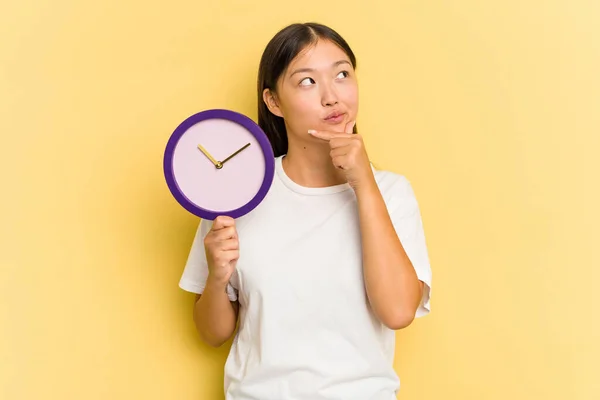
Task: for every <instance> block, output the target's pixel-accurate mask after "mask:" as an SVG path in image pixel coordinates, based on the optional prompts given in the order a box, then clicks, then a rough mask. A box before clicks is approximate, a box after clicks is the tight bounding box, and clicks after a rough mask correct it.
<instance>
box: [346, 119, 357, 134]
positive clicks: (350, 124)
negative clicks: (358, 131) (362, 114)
mask: <svg viewBox="0 0 600 400" xmlns="http://www.w3.org/2000/svg"><path fill="white" fill-rule="evenodd" d="M355 124H356V121H350V122H348V123H347V124H346V129H344V132H345V133H352V129H354V125H355Z"/></svg>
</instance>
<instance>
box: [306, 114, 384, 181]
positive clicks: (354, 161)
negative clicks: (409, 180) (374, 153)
mask: <svg viewBox="0 0 600 400" xmlns="http://www.w3.org/2000/svg"><path fill="white" fill-rule="evenodd" d="M354 124H355V122H354V121H352V122H349V123H348V124H346V127H345V129H344V132H331V131H315V130H309V131H308V133H309V134H310V135H312V136H314V137H316V138H319V139H321V140H324V141H327V142H329V147H330V148H331V152H330V153H329V154H330V156H331V161H332V162H333V165H334V166H335V167H336V168H339V169H341V170H343V171H344V173H345V175H346V180H347V181H348V183H349V184H350V186H351V187H352V188H353V189H354V190H356V189H357V188H358V187H360V186H362V185H363V184H365V183H368V182H369V180H373V179H374V177H373V171H372V170H371V164H370V162H369V157H368V155H367V151H366V149H365V145H364V143H363V139H362V137H361V136H360V135H359V134H355V133H352V129H353V128H354Z"/></svg>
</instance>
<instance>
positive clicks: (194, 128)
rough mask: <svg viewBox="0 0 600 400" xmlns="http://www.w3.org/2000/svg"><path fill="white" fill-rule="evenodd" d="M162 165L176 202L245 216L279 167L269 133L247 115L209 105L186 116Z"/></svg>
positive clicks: (207, 215)
mask: <svg viewBox="0 0 600 400" xmlns="http://www.w3.org/2000/svg"><path fill="white" fill-rule="evenodd" d="M163 169H164V175H165V179H166V181H167V186H168V187H169V190H170V191H171V194H172V195H173V196H174V197H175V199H176V200H177V202H178V203H179V204H180V205H181V206H183V207H184V208H185V209H186V210H187V211H189V212H191V213H192V214H194V215H196V216H198V217H200V218H202V219H208V220H214V219H215V218H216V217H218V216H219V215H226V216H229V217H232V218H238V217H241V216H243V215H245V214H247V213H249V212H250V211H252V210H253V209H254V208H256V206H258V205H259V204H260V203H261V201H262V200H263V199H264V198H265V196H266V195H267V193H268V191H269V189H270V187H271V184H272V182H273V176H274V171H275V159H274V156H273V149H272V147H271V143H270V142H269V139H268V138H267V136H266V135H265V133H264V132H263V131H262V129H261V128H260V127H259V126H258V125H257V124H256V123H255V122H254V121H253V120H251V119H250V118H248V117H247V116H245V115H243V114H240V113H237V112H234V111H230V110H223V109H213V110H205V111H202V112H199V113H197V114H194V115H192V116H190V117H188V118H187V119H186V120H184V121H183V122H182V123H181V124H179V126H177V128H176V129H175V131H174V132H173V133H172V134H171V136H170V137H169V140H168V142H167V146H166V149H165V153H164V160H163Z"/></svg>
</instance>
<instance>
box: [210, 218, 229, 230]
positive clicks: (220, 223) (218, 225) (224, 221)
mask: <svg viewBox="0 0 600 400" xmlns="http://www.w3.org/2000/svg"><path fill="white" fill-rule="evenodd" d="M234 225H235V220H234V219H233V218H231V217H228V216H225V215H220V216H218V217H217V218H215V220H214V222H213V226H212V230H213V231H218V230H219V229H223V228H227V227H229V226H234Z"/></svg>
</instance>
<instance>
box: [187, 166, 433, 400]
mask: <svg viewBox="0 0 600 400" xmlns="http://www.w3.org/2000/svg"><path fill="white" fill-rule="evenodd" d="M281 160H282V157H277V158H276V163H275V166H276V173H275V177H274V180H273V184H272V186H271V189H270V191H269V193H268V194H267V196H266V197H265V199H264V201H263V202H262V203H261V204H260V205H259V206H258V207H257V208H255V209H254V210H253V211H252V212H251V213H249V214H247V215H245V216H243V217H241V218H238V219H237V220H236V228H237V231H238V236H239V243H240V258H239V260H238V263H237V267H236V271H235V272H234V273H233V275H232V278H231V280H230V283H229V285H228V287H227V293H228V294H229V298H230V300H232V301H233V300H239V303H240V313H239V325H238V332H237V333H236V336H235V338H234V340H233V343H232V347H231V350H230V353H229V356H228V358H227V361H226V364H225V397H226V399H227V400H292V399H293V400H325V399H343V400H354V399H355V400H392V399H395V398H396V395H395V393H396V391H397V390H398V388H399V386H400V382H399V379H398V376H397V375H396V373H395V371H394V369H393V358H394V344H395V334H394V331H393V330H390V329H388V328H387V327H385V326H384V325H383V324H382V323H380V322H379V321H378V319H377V318H376V317H375V316H374V315H373V313H372V312H371V310H370V307H369V304H368V299H367V297H366V293H365V288H364V281H363V275H362V257H361V240H360V232H359V220H358V210H357V203H356V197H355V194H354V191H353V190H352V188H351V187H350V186H349V185H348V184H343V185H337V186H331V187H326V188H307V187H303V186H300V185H298V184H296V183H295V182H293V181H292V180H291V179H290V178H289V177H288V176H287V175H286V174H285V171H284V170H283V168H282V164H281ZM373 171H374V173H375V178H376V181H377V184H378V186H379V189H380V191H381V193H382V195H383V198H384V200H385V202H386V205H387V208H388V211H389V213H390V216H391V219H392V222H393V224H394V227H395V229H396V232H397V234H398V235H399V237H400V240H401V242H402V244H403V246H404V248H405V250H406V252H407V254H408V256H409V258H410V259H411V261H412V263H413V265H414V268H415V270H416V272H417V275H418V277H419V279H420V280H422V281H423V282H424V283H425V286H424V291H423V298H422V301H421V305H420V306H419V309H418V311H417V315H416V316H417V317H420V316H423V315H425V314H427V313H428V312H429V310H430V307H429V301H430V293H431V292H430V288H431V269H430V265H429V258H428V254H427V248H426V244H425V237H424V233H423V226H422V222H421V215H420V211H419V207H418V204H417V201H416V199H415V196H414V193H413V190H412V188H411V185H410V184H409V182H408V180H407V179H406V178H404V177H403V176H401V175H398V174H395V173H392V172H387V171H378V170H375V169H373ZM211 224H212V221H205V220H203V221H201V222H200V224H199V227H198V231H197V234H196V237H195V239H194V242H193V245H192V248H191V252H190V254H189V258H188V261H187V264H186V266H185V269H184V272H183V276H182V277H181V281H180V287H181V288H182V289H184V290H186V291H190V292H193V293H202V291H203V289H204V285H205V281H206V278H207V275H208V267H207V263H206V256H205V253H204V243H203V240H204V236H205V235H206V233H207V232H208V231H209V230H210V227H211Z"/></svg>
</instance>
